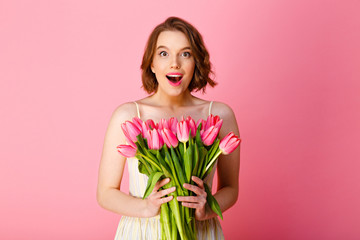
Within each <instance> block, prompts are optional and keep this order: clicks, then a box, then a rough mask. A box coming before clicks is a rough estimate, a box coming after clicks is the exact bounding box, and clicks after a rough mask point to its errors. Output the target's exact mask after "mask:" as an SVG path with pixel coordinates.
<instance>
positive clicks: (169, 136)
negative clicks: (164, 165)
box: [161, 128, 179, 148]
mask: <svg viewBox="0 0 360 240" xmlns="http://www.w3.org/2000/svg"><path fill="white" fill-rule="evenodd" d="M161 135H162V138H163V140H164V142H165V144H166V146H168V148H170V147H171V146H173V147H174V148H176V147H177V146H178V143H179V141H178V139H177V138H176V136H175V134H174V133H173V132H172V131H171V130H169V129H166V128H165V129H163V130H161Z"/></svg>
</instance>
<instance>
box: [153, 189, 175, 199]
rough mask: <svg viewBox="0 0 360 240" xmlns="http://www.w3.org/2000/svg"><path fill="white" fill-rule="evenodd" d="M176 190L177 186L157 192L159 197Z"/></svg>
mask: <svg viewBox="0 0 360 240" xmlns="http://www.w3.org/2000/svg"><path fill="white" fill-rule="evenodd" d="M175 190H176V187H171V188H167V189H164V190H161V191H158V192H157V197H164V196H166V195H168V194H170V193H172V192H174V191H175Z"/></svg>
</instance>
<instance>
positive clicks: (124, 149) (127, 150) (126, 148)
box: [116, 144, 137, 158]
mask: <svg viewBox="0 0 360 240" xmlns="http://www.w3.org/2000/svg"><path fill="white" fill-rule="evenodd" d="M116 148H117V150H118V152H119V153H120V154H121V155H123V156H124V157H127V158H132V157H135V155H136V150H137V148H134V147H133V146H131V145H125V144H122V145H119V146H117V147H116Z"/></svg>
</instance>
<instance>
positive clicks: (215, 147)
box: [206, 138, 220, 164]
mask: <svg viewBox="0 0 360 240" xmlns="http://www.w3.org/2000/svg"><path fill="white" fill-rule="evenodd" d="M219 144H220V139H218V138H217V139H216V140H215V142H214V143H213V144H212V146H211V148H210V150H209V152H208V155H209V158H208V160H209V161H210V160H211V159H212V158H213V157H214V156H215V154H216V152H217V150H218V148H219ZM206 164H207V163H206Z"/></svg>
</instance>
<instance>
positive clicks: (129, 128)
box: [121, 121, 141, 147]
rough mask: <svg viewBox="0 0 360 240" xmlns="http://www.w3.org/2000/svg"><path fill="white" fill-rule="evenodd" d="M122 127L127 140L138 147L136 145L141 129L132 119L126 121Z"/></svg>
mask: <svg viewBox="0 0 360 240" xmlns="http://www.w3.org/2000/svg"><path fill="white" fill-rule="evenodd" d="M121 128H122V130H123V132H124V135H125V138H126V140H127V142H128V143H129V144H130V145H132V146H133V147H136V145H135V142H137V138H136V137H137V136H138V135H139V134H140V133H141V131H140V129H139V128H138V127H137V126H136V125H135V124H134V123H132V122H130V121H126V122H125V123H123V124H121Z"/></svg>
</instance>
